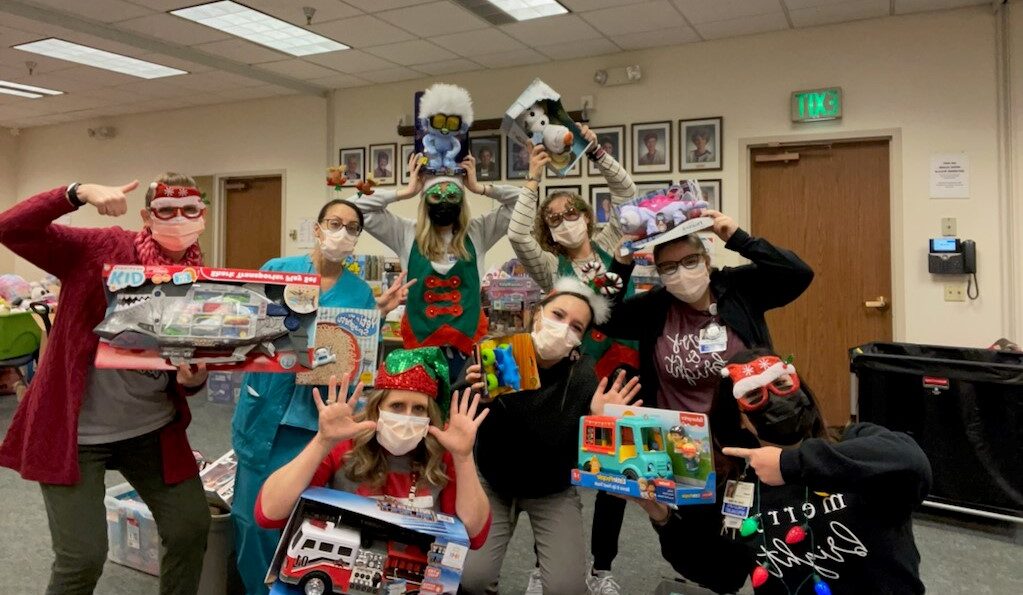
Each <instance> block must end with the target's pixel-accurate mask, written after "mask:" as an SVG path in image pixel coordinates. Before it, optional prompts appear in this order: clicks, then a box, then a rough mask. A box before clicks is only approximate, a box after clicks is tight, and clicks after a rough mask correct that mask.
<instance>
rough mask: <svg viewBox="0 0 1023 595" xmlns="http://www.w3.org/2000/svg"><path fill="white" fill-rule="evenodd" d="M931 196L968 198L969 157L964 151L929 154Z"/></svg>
mask: <svg viewBox="0 0 1023 595" xmlns="http://www.w3.org/2000/svg"><path fill="white" fill-rule="evenodd" d="M931 198H970V158H969V157H968V156H967V155H966V153H950V154H944V155H931Z"/></svg>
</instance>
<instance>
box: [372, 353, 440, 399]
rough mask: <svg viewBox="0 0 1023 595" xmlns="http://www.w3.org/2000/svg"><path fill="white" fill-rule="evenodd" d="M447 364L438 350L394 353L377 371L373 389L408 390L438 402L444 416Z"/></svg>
mask: <svg viewBox="0 0 1023 595" xmlns="http://www.w3.org/2000/svg"><path fill="white" fill-rule="evenodd" d="M449 381H450V379H449V377H448V360H447V358H445V357H444V354H443V353H441V350H440V349H439V348H437V347H419V348H416V349H395V350H394V351H392V352H390V353H388V354H387V358H386V359H385V360H384V362H383V363H382V364H380V369H379V370H378V371H377V378H376V381H375V382H374V383H373V388H378V389H397V390H410V391H414V392H417V393H423V394H425V395H427V396H428V397H430V398H431V399H433V400H435V401H437V404H438V405H440V406H441V408H440V409H441V411H442V412H443V413H444V414H445V415H446V414H447V409H448V404H449V403H450V401H451V394H450V392H451V391H450V390H449V388H448V385H449Z"/></svg>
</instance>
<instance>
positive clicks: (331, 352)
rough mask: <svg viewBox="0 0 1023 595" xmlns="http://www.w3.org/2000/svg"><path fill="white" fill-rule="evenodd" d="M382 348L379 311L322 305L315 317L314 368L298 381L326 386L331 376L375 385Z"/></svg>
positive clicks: (301, 374) (301, 375) (297, 378)
mask: <svg viewBox="0 0 1023 595" xmlns="http://www.w3.org/2000/svg"><path fill="white" fill-rule="evenodd" d="M379 347H380V310H377V309H376V308H373V309H372V310H369V309H363V308H333V307H330V308H328V307H320V309H319V311H318V312H317V316H316V349H315V351H314V352H313V363H314V367H313V368H312V369H309V370H302V371H301V372H299V373H298V375H297V376H296V377H295V382H297V383H298V384H315V385H318V386H323V385H326V384H327V383H328V382H330V377H331V376H337V377H338V378H339V379H340V378H342V377H344V376H345V375H346V374H351V381H352V382H353V383H355V382H362V383H363V384H365V385H366V386H373V382H374V381H375V380H376V372H377V352H378V350H379Z"/></svg>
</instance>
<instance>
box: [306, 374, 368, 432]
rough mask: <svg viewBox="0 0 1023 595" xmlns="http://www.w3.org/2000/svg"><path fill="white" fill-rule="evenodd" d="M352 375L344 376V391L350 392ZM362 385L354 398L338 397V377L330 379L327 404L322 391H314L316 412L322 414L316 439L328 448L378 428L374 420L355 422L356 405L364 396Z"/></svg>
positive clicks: (357, 389)
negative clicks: (321, 395) (349, 385)
mask: <svg viewBox="0 0 1023 595" xmlns="http://www.w3.org/2000/svg"><path fill="white" fill-rule="evenodd" d="M349 380H351V374H345V375H344V376H342V382H341V387H342V390H343V391H344V392H345V393H347V392H348V382H349ZM362 388H363V387H362V383H361V382H360V383H359V384H358V385H357V386H356V387H355V390H354V391H352V396H350V397H346V396H345V394H341V395H338V381H337V376H331V377H330V384H329V385H328V387H327V402H326V403H324V402H323V398H322V397H320V389H319V388H314V389H313V402H314V403H316V410H317V411H319V412H320V413H319V414H320V420H319V430H318V431H317V432H316V439H317V440H319V441H321V442H323V443H324V444H325V445H326V446H327V447H329V448H333V447H334V445H335V444H337V443H338V442H341V441H342V440H348V439H350V438H354V437H355V436H357V435H359V434H360V433H362V432H372V431H375V430H376V428H377V422H375V421H372V420H368V419H367V420H365V421H358V422H357V421H355V405H356V403H358V402H359V397H360V396H361V395H362Z"/></svg>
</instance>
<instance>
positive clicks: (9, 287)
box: [0, 274, 32, 306]
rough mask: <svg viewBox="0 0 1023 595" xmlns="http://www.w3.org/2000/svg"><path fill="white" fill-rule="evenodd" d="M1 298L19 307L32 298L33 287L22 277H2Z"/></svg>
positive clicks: (0, 276)
mask: <svg viewBox="0 0 1023 595" xmlns="http://www.w3.org/2000/svg"><path fill="white" fill-rule="evenodd" d="M0 298H3V299H4V300H6V301H7V303H8V304H10V305H11V306H17V305H19V304H21V302H23V301H27V300H29V299H31V298H32V286H31V285H30V284H29V282H28V281H26V280H25V279H24V277H22V276H21V275H13V274H9V275H0Z"/></svg>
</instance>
